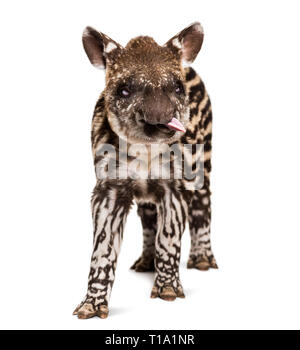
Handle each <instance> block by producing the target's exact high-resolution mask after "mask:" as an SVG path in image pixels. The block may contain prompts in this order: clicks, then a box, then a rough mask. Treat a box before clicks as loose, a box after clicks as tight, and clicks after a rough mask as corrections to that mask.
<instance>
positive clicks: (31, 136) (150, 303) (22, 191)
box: [0, 0, 300, 329]
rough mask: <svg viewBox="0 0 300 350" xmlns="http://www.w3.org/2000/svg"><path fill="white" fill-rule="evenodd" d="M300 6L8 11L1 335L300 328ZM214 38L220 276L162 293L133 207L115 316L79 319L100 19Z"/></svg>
mask: <svg viewBox="0 0 300 350" xmlns="http://www.w3.org/2000/svg"><path fill="white" fill-rule="evenodd" d="M299 10H300V8H299V3H298V2H297V1H274V0H273V1H253V0H251V1H238V0H237V1H230V0H227V1H213V0H207V1H199V0H194V1H192V0H185V1H177V0H163V1H151V2H149V1H116V0H114V1H105V2H104V1H100V0H98V1H88V0H82V1H74V0H73V1H53V0H52V1H30V0H27V1H13V0H12V1H9V2H8V1H6V2H1V5H0V27H1V28H0V29H1V30H0V33H1V42H0V44H1V49H0V50H1V53H0V60H1V65H0V84H1V86H0V88H1V91H0V94H1V95H0V96H1V103H0V118H1V122H0V156H1V158H0V159H1V173H0V174H1V175H0V176H1V181H0V205H1V220H0V234H1V237H0V240H1V242H0V269H1V275H0V284H1V285H0V298H1V299H0V300H1V307H0V327H1V328H13V329H14V328H22V329H89V328H94V329H105V328H107V329H278V328H285V329H286V328H300V321H299V313H300V305H299V293H300V281H299V267H300V255H299V249H300V236H299V233H300V232H299V195H300V193H299V192H300V191H299V178H300V174H299V146H300V141H299V127H300V122H299V120H300V113H299V112H300V108H299V85H300V74H299V62H300V50H299V37H300V24H299ZM195 20H199V21H200V22H201V23H202V25H203V27H204V30H205V40H204V45H203V47H202V50H201V52H200V54H199V56H198V58H197V60H196V61H195V63H194V65H193V66H194V68H195V69H196V70H197V71H198V72H199V73H200V75H201V76H202V78H203V80H204V81H205V83H206V86H207V89H208V91H209V93H210V95H211V99H212V103H213V111H214V128H213V134H214V135H213V173H212V191H213V197H212V200H213V225H212V244H213V250H214V253H215V256H216V259H217V262H218V264H219V267H220V269H219V270H218V271H209V272H200V271H196V270H195V271H191V270H187V269H186V268H185V265H186V261H187V255H188V249H189V233H188V232H186V233H185V235H184V239H183V254H182V264H181V279H182V283H183V286H184V288H185V292H186V299H184V300H176V301H175V302H173V303H168V302H165V301H162V300H159V299H155V300H152V299H150V298H149V295H150V291H151V287H152V275H151V274H137V273H135V272H132V271H129V267H130V265H131V264H132V263H133V262H134V260H135V259H136V258H137V257H138V256H139V255H140V253H141V242H142V234H141V225H140V223H139V220H138V218H137V215H136V208H134V209H133V211H132V212H131V214H130V216H129V219H128V224H127V226H126V230H125V235H124V244H123V246H122V250H121V255H120V259H119V262H118V268H117V276H116V283H115V285H114V288H113V293H112V298H111V302H110V316H109V318H108V319H106V320H100V319H99V318H94V319H92V320H85V321H82V320H78V319H77V318H76V317H74V316H72V311H73V309H74V308H75V306H76V305H77V304H78V303H79V302H80V301H81V299H82V298H83V297H84V294H85V291H86V286H87V276H88V271H89V262H90V254H91V249H92V220H91V215H90V196H91V191H92V189H93V186H94V183H95V178H94V170H93V162H92V155H91V149H90V123H91V118H92V113H93V108H94V105H95V102H96V100H97V97H98V95H99V94H100V92H101V90H102V88H103V84H104V74H103V72H101V71H97V70H95V69H94V68H93V67H92V66H91V65H90V63H89V61H88V59H87V57H86V56H85V53H84V50H83V48H82V44H81V34H82V31H83V29H84V27H85V26H86V25H92V26H94V27H96V28H97V29H99V30H101V31H103V32H104V33H106V34H108V35H109V36H111V37H112V38H113V39H115V40H116V41H119V42H120V43H121V44H123V45H125V44H126V42H127V41H128V40H129V39H130V38H132V37H134V36H137V35H141V34H147V35H150V36H153V37H154V38H155V39H156V40H157V41H158V42H159V43H161V44H163V43H164V42H165V41H167V40H168V39H169V38H170V37H171V36H173V35H174V34H176V33H177V32H178V31H179V30H181V29H183V28H184V27H185V26H187V25H188V24H190V23H191V22H193V21H195Z"/></svg>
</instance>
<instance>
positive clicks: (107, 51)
mask: <svg viewBox="0 0 300 350" xmlns="http://www.w3.org/2000/svg"><path fill="white" fill-rule="evenodd" d="M116 48H117V45H116V44H114V43H112V42H111V41H110V42H109V43H108V45H107V46H106V47H105V52H106V53H110V52H111V51H112V50H115V49H116Z"/></svg>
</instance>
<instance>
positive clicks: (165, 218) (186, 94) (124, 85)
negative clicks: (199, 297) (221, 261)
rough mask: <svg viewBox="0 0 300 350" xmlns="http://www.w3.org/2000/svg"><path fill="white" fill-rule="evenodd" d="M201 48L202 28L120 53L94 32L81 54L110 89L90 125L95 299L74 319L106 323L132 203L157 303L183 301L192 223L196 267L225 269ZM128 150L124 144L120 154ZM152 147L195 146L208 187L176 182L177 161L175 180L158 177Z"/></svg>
mask: <svg viewBox="0 0 300 350" xmlns="http://www.w3.org/2000/svg"><path fill="white" fill-rule="evenodd" d="M202 42H203V30H202V27H201V25H200V23H194V24H192V25H190V26H189V27H187V28H185V29H184V30H182V31H181V32H180V33H178V34H177V35H175V36H174V37H172V38H171V39H170V40H169V41H168V42H167V43H166V44H165V45H163V46H160V45H158V44H157V43H156V42H155V41H154V40H153V39H152V38H150V37H147V36H139V37H137V38H135V39H132V40H130V41H129V43H128V44H127V45H126V46H125V47H122V46H121V45H120V44H118V43H117V42H115V41H114V40H112V39H110V38H109V37H108V36H107V35H105V34H103V33H100V32H98V31H96V30H95V29H93V28H91V27H87V28H86V29H85V31H84V33H83V46H84V49H85V51H86V53H87V56H88V58H89V59H90V61H91V63H92V64H93V65H94V66H95V67H97V68H101V69H105V70H106V87H105V90H104V91H103V92H102V94H101V95H100V97H99V100H98V102H97V104H96V107H95V112H94V117H93V122H92V136H91V137H92V148H93V155H94V163H95V169H96V175H97V183H96V186H95V189H94V191H93V196H92V216H93V222H94V245H93V254H92V259H91V268H90V274H89V281H88V290H87V295H86V297H85V298H84V300H83V301H82V303H81V304H80V305H79V306H78V307H77V308H76V310H75V311H74V314H75V315H77V316H78V318H90V317H93V316H99V317H101V318H105V317H107V315H108V301H109V297H110V294H111V289H112V285H113V282H114V276H115V269H116V264H117V257H118V254H119V250H120V245H121V241H122V236H123V230H124V225H125V222H126V217H127V215H128V212H129V209H130V207H131V206H132V203H133V201H135V202H136V203H137V205H138V214H139V216H140V218H141V221H142V227H143V235H144V244H143V252H142V254H141V256H140V258H139V259H138V260H137V261H136V262H135V263H134V265H133V266H132V269H134V270H135V271H139V272H142V271H155V275H154V285H153V288H152V292H151V297H152V298H156V297H160V298H162V299H164V300H174V299H176V297H179V298H183V297H184V292H183V288H182V285H181V282H180V279H179V262H180V247H181V236H182V234H183V232H184V229H185V224H186V221H187V220H188V222H189V227H190V234H191V250H190V255H189V260H188V268H196V269H199V270H207V269H209V268H217V264H216V261H215V258H214V256H213V253H212V250H211V244H210V220H211V209H210V188H209V186H210V180H209V175H210V171H211V137H212V111H211V103H210V99H209V97H208V95H207V92H206V90H205V87H204V84H203V82H202V81H201V79H200V77H199V76H198V75H197V74H196V72H195V71H194V70H193V69H192V68H190V67H188V66H187V64H189V63H191V62H193V61H194V59H195V58H196V56H197V54H198V52H199V50H200V48H201V46H202ZM120 141H122V142H123V143H126V144H125V146H124V145H123V146H122V148H123V151H122V152H120V149H121V146H120ZM153 145H163V146H174V145H175V146H177V150H178V149H179V150H183V149H184V147H183V146H185V145H189V146H191V147H190V148H187V150H183V155H184V156H186V158H188V159H189V161H188V162H187V163H188V164H189V165H190V166H191V169H192V171H196V168H197V169H198V167H197V166H196V163H197V160H202V161H201V162H200V163H199V164H202V165H203V166H202V167H201V166H200V167H199V169H200V170H201V169H202V174H203V177H202V181H200V182H201V186H199V181H198V185H197V184H196V180H195V177H194V178H193V177H192V178H191V177H188V176H186V174H185V173H184V174H183V176H182V177H180V176H178V172H177V173H176V171H175V170H176V169H178V166H175V157H174V153H176V152H173V153H172V156H171V157H170V158H167V159H169V160H168V161H167V162H166V163H167V164H169V166H170V169H171V170H170V171H169V173H168V175H169V176H165V174H162V173H163V172H161V173H159V174H160V175H161V174H162V176H158V173H156V172H155V171H154V172H152V170H151V171H150V168H151V166H150V165H149V162H150V163H151V162H153V159H154V158H155V156H153V154H152V153H151V152H150V153H148V151H149V150H150V151H151V150H152V146H153ZM197 145H202V147H196V146H197ZM108 146H109V147H108ZM133 146H137V147H136V148H135V151H132V149H131V151H130V148H131V147H133ZM124 147H125V148H124ZM124 149H125V152H124ZM137 150H138V151H137ZM172 150H173V151H174V150H175V148H173V149H172ZM110 151H111V152H110ZM138 153H139V154H142V155H143V156H145V154H146V153H147V155H146V157H144V163H143V161H141V162H139V166H137V167H136V169H138V168H139V167H142V168H143V171H144V174H145V173H146V174H148V175H149V176H146V177H141V176H135V175H136V174H133V175H132V172H133V173H134V171H132V169H131V170H130V171H128V169H129V168H130V164H132V162H134V161H136V160H137V158H138ZM124 154H125V158H124ZM108 159H109V161H108ZM159 159H160V162H159V164H162V163H163V160H162V158H161V157H160V158H159ZM104 160H106V162H104V163H103V161H104ZM111 160H113V161H114V162H115V163H114V165H113V166H111V163H110V162H111ZM147 161H149V162H147ZM179 163H180V162H179ZM179 163H178V162H177V165H178V164H179ZM103 164H104V165H103ZM125 164H126V166H125ZM145 164H146V165H145ZM180 164H182V163H180ZM180 164H179V165H180ZM109 168H110V170H111V171H109ZM133 168H134V167H133ZM99 169H100V170H103V171H102V173H101V171H98V170H99ZM112 170H113V171H112ZM181 170H182V168H181ZM150 172H151V174H150ZM100 173H101V174H100ZM103 173H105V174H106V175H107V176H106V177H105V176H103ZM116 173H118V174H117V175H116ZM175 173H176V174H177V176H175V175H174V174H175ZM181 173H182V171H181ZM99 174H100V175H99ZM150 175H153V176H150Z"/></svg>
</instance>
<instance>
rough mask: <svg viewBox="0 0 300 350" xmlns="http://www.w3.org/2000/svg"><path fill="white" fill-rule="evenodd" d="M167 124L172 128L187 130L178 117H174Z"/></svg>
mask: <svg viewBox="0 0 300 350" xmlns="http://www.w3.org/2000/svg"><path fill="white" fill-rule="evenodd" d="M166 126H167V127H168V128H169V129H172V130H177V131H181V132H186V130H185V127H184V126H183V125H182V124H181V123H180V121H179V120H178V119H176V118H172V120H171V121H170V122H169V123H168V124H166Z"/></svg>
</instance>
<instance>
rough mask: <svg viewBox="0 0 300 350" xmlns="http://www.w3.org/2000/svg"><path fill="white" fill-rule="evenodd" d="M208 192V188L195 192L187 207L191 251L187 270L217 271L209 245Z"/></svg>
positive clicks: (209, 217)
mask: <svg viewBox="0 0 300 350" xmlns="http://www.w3.org/2000/svg"><path fill="white" fill-rule="evenodd" d="M210 219H211V209H210V191H209V188H208V186H204V187H203V188H202V189H201V190H198V191H195V193H194V196H193V199H192V201H191V203H190V206H189V226H190V234H191V250H190V256H189V260H188V268H196V269H199V270H208V269H209V268H215V269H217V268H218V266H217V263H216V260H215V258H214V255H213V253H212V250H211V243H210Z"/></svg>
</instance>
